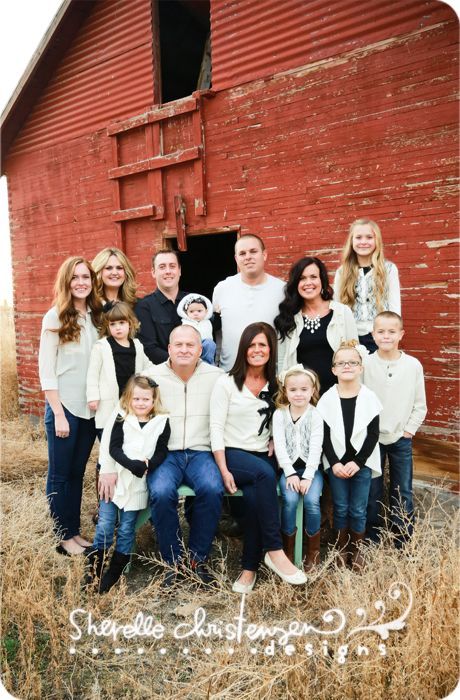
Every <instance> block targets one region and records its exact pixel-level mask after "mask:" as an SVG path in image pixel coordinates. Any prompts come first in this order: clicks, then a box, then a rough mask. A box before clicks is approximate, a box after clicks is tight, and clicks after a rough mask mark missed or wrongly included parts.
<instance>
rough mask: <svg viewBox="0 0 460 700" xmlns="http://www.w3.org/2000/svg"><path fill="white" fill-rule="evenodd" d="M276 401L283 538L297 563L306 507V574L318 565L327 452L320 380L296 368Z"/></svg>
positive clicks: (287, 373) (282, 376) (284, 376)
mask: <svg viewBox="0 0 460 700" xmlns="http://www.w3.org/2000/svg"><path fill="white" fill-rule="evenodd" d="M279 383H280V389H279V392H278V393H277V395H276V397H275V403H276V406H277V410H276V411H275V413H274V415H273V441H274V446H275V454H276V457H277V459H278V463H279V465H280V467H281V469H282V470H283V474H282V475H281V479H280V491H281V499H282V504H283V505H282V510H281V535H282V538H283V547H284V551H285V552H286V555H287V556H288V558H289V559H290V560H291V561H293V560H294V545H295V538H296V532H297V528H296V511H297V504H298V501H299V498H303V501H304V514H305V521H304V522H305V526H304V527H305V532H306V535H307V542H308V554H307V560H306V562H305V571H306V572H308V571H311V569H312V568H313V567H314V566H315V565H316V564H318V562H319V556H320V526H321V511H320V497H321V491H322V488H323V473H322V470H320V469H318V465H319V464H320V461H321V452H322V449H323V420H322V418H321V416H320V415H319V413H318V411H317V410H316V408H315V405H316V403H317V401H318V397H319V382H318V377H317V375H316V374H315V372H313V370H310V369H304V367H303V365H300V364H298V365H294V366H293V367H290V368H289V369H288V370H286V371H285V372H281V374H280V377H279Z"/></svg>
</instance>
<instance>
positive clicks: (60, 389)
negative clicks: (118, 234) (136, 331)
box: [39, 256, 101, 554]
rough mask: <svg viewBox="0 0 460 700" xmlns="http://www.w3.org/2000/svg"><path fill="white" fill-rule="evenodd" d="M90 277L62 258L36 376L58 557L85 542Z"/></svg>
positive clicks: (90, 425)
mask: <svg viewBox="0 0 460 700" xmlns="http://www.w3.org/2000/svg"><path fill="white" fill-rule="evenodd" d="M95 285H96V276H95V274H94V272H93V269H92V267H91V265H90V264H89V262H88V261H87V260H85V259H84V258H82V257H79V256H73V257H70V258H67V260H65V261H64V262H63V263H62V265H61V267H60V268H59V271H58V274H57V277H56V282H55V287H54V291H55V296H54V306H53V308H51V309H50V310H49V311H48V312H47V313H46V314H45V316H44V318H43V322H42V331H41V337H40V350H39V373H40V382H41V386H42V389H43V391H44V392H45V397H46V408H45V427H46V434H47V438H48V460H49V462H48V479H47V484H46V494H47V496H48V500H49V504H50V510H51V515H52V516H53V518H54V522H55V528H56V532H57V533H58V535H59V536H60V539H61V541H60V544H59V545H58V547H57V551H58V552H59V553H60V554H81V553H82V552H83V551H84V548H85V547H87V546H88V545H90V544H91V543H90V542H88V541H87V540H85V539H84V538H83V537H81V535H80V507H81V497H82V486H83V475H84V472H85V467H86V463H87V461H88V458H89V455H90V452H91V448H92V446H93V444H94V440H95V437H96V428H95V425H94V418H93V417H92V413H91V411H90V410H89V408H88V405H87V402H86V374H87V370H88V363H89V357H90V353H91V348H92V346H93V343H94V342H95V341H96V340H97V336H98V333H97V327H98V325H99V322H100V314H101V302H100V300H99V297H98V296H97V294H96V290H95Z"/></svg>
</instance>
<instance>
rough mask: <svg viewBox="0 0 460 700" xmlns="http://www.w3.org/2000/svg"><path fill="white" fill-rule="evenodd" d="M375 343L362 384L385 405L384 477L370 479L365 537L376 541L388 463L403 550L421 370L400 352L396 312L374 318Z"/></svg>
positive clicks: (410, 511) (410, 513)
mask: <svg viewBox="0 0 460 700" xmlns="http://www.w3.org/2000/svg"><path fill="white" fill-rule="evenodd" d="M372 335H373V338H374V340H375V342H376V344H377V348H378V350H377V352H375V353H373V354H372V355H369V356H368V357H367V359H366V361H365V364H364V375H363V381H364V384H365V385H366V386H367V387H369V389H372V391H374V392H375V393H376V394H377V396H378V398H379V399H380V402H381V403H382V405H383V411H382V413H381V414H380V435H379V443H380V454H381V460H382V476H380V477H378V478H376V479H372V483H371V490H370V493H369V504H368V509H367V527H366V529H367V537H368V538H369V539H371V540H373V541H374V542H378V540H379V528H380V527H382V525H383V520H382V519H381V508H382V506H381V504H382V501H383V473H384V465H385V460H386V458H387V457H388V463H389V470H390V516H389V517H390V524H391V526H392V529H393V530H394V531H395V534H396V535H397V539H396V545H397V546H401V545H402V544H403V542H404V540H405V539H406V538H407V537H410V535H411V534H412V522H413V517H414V504H413V493H412V438H413V437H414V435H415V433H416V432H417V430H418V429H419V428H420V426H421V425H422V423H423V421H424V420H425V416H426V412H427V407H426V398H425V380H424V378H423V367H422V365H421V364H420V362H419V361H418V360H417V359H416V358H415V357H411V355H406V353H405V352H403V351H402V350H399V348H398V346H399V342H400V340H401V338H402V337H403V335H404V330H403V323H402V318H401V316H399V314H397V313H395V312H394V311H382V312H381V313H380V314H378V315H377V316H376V317H375V320H374V330H373V333H372Z"/></svg>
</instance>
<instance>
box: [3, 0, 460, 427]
mask: <svg viewBox="0 0 460 700" xmlns="http://www.w3.org/2000/svg"><path fill="white" fill-rule="evenodd" d="M299 4H300V5H301V6H302V8H303V13H304V15H305V14H308V12H310V8H311V13H312V15H311V19H312V21H313V19H315V18H316V21H318V17H319V15H318V9H317V7H318V6H317V4H316V3H299V2H296V0H290V2H286V3H284V5H283V16H280V15H278V18H277V19H278V27H279V29H280V32H281V29H282V26H283V17H284V8H287V7H289V8H291V6H292V9H293V12H294V14H295V9H296V8H297V9H298V6H299ZM101 5H105V3H101ZM247 5H248V4H247V3H242V2H241V3H240V2H237V1H236V0H235V1H234V2H232V3H226V2H224V0H217V1H216V2H213V3H212V31H213V42H214V43H215V44H216V49H214V43H213V70H214V76H215V77H214V81H215V86H216V87H217V88H219V86H223V89H221V90H219V89H218V90H217V92H216V94H215V95H214V96H209V97H206V98H204V99H202V102H201V117H202V120H203V127H204V138H205V165H206V183H207V185H206V206H207V210H206V215H205V216H203V215H199V214H195V213H194V211H195V210H194V197H195V189H194V188H195V184H194V183H195V179H194V164H193V162H186V163H181V164H180V165H175V166H171V167H167V168H164V170H163V171H162V183H163V193H164V205H165V212H164V218H163V219H158V220H155V219H154V218H152V217H145V218H139V219H132V220H129V221H125V222H123V223H121V224H118V225H117V226H116V225H115V224H114V223H113V221H112V212H113V211H114V210H116V209H117V208H119V206H121V207H122V208H126V209H129V208H131V207H139V206H142V205H144V204H146V203H148V202H150V203H152V204H154V205H156V204H157V202H152V201H151V199H149V196H150V192H151V190H150V189H149V184H148V183H149V180H148V174H147V173H139V174H136V175H134V176H130V177H129V178H126V179H124V180H123V187H121V194H122V200H123V201H121V202H120V203H118V205H117V203H116V202H115V197H114V192H115V189H114V184H113V182H110V181H109V179H108V171H109V170H110V168H113V167H114V162H113V150H112V143H111V142H112V141H113V140H114V138H116V139H117V142H118V144H119V147H118V163H117V165H123V164H124V163H130V162H133V161H134V162H135V161H139V160H142V159H144V158H145V157H146V146H145V143H146V141H145V128H146V127H145V126H142V125H141V126H138V127H137V128H136V129H129V130H127V131H125V132H123V134H121V135H117V136H110V137H109V136H108V135H107V132H106V129H105V128H97V129H96V130H92V131H88V132H87V133H84V134H81V135H77V133H76V132H75V137H74V138H72V139H67V137H66V138H63V140H62V141H61V140H60V139H58V140H57V141H55V142H54V143H53V144H51V145H49V146H47V147H44V146H41V147H40V148H37V147H36V146H35V145H33V144H34V138H35V134H36V133H37V132H36V130H34V129H32V128H31V127H30V123H28V124H27V125H26V127H25V128H24V129H23V131H22V132H21V134H20V137H19V139H18V140H17V142H16V144H15V151H14V152H12V154H11V156H10V158H9V160H8V168H7V174H8V180H9V193H10V195H9V196H10V215H11V222H12V239H13V254H14V278H15V304H16V314H17V334H18V361H19V374H20V380H21V402H22V406H23V408H24V409H25V410H30V411H36V410H37V408H38V405H39V403H38V402H39V401H40V399H41V396H40V394H39V393H38V383H37V376H36V361H37V347H38V334H39V327H40V320H41V315H42V313H43V312H44V311H45V310H46V309H47V308H48V307H49V305H50V297H51V286H52V280H53V277H54V274H55V271H56V269H57V267H58V265H59V264H60V262H61V261H62V259H63V257H65V256H66V255H68V254H71V253H79V252H81V251H84V252H85V253H86V255H87V256H88V257H90V258H91V256H92V255H93V254H94V253H95V252H96V251H97V250H99V249H100V248H102V247H103V246H105V245H108V244H114V243H115V244H116V243H120V242H122V244H123V245H124V246H125V249H126V252H127V254H128V255H129V256H130V258H131V259H132V261H133V263H134V265H135V267H136V268H137V269H138V271H139V280H140V282H141V285H142V291H143V292H147V291H149V290H150V288H151V277H150V272H149V260H150V255H151V252H152V249H153V248H154V247H155V246H158V245H160V244H161V243H162V241H163V237H164V236H165V235H174V231H175V220H174V209H173V197H174V194H178V193H179V194H182V196H183V198H184V200H185V202H186V205H187V215H186V220H187V226H188V231H189V232H190V233H197V232H202V231H206V230H209V229H212V228H221V227H224V226H227V227H236V226H240V227H241V231H242V232H251V231H252V232H256V233H258V234H260V235H261V236H262V237H263V238H264V240H265V242H266V244H267V248H268V251H269V269H270V271H271V272H272V273H274V274H278V275H279V276H282V277H285V276H286V273H287V270H288V268H289V266H290V264H291V263H292V262H293V261H295V260H296V259H297V258H298V257H300V256H301V255H304V254H305V253H317V254H319V255H320V256H321V257H323V259H324V260H325V261H326V262H327V263H328V264H329V266H330V269H331V271H333V270H334V269H335V268H336V266H337V264H338V261H339V255H340V250H341V247H342V244H343V241H344V239H345V236H346V232H347V228H348V225H349V223H350V222H351V221H352V220H353V219H354V218H356V217H358V216H362V215H367V216H370V217H372V218H375V219H376V220H377V221H378V222H379V223H380V225H381V228H382V232H383V236H384V241H385V248H386V256H387V257H388V258H389V259H390V260H393V261H394V262H395V263H396V264H397V265H398V267H399V271H400V278H401V284H402V298H403V315H404V320H405V326H406V337H405V341H404V348H405V349H406V350H407V351H408V352H410V353H412V354H414V355H416V356H417V357H418V358H419V359H420V360H421V361H422V363H423V364H424V367H425V372H426V376H427V389H428V400H429V416H428V420H427V423H426V426H425V432H428V433H435V434H436V435H438V436H440V437H446V436H447V437H453V436H455V431H456V414H455V411H456V406H457V398H458V389H457V386H458V385H457V384H456V364H455V361H453V360H455V358H456V355H455V352H456V348H455V339H456V336H457V333H456V329H457V322H458V316H457V292H458V286H457V283H458V282H457V280H458V275H457V268H458V265H457V263H458V248H457V237H458V233H457V232H458V221H457V184H458V171H457V148H458V146H457V124H458V114H457V107H456V91H457V85H458V82H457V81H458V76H457V59H458V53H457V50H458V36H457V21H456V18H455V16H454V14H453V12H452V11H451V10H449V8H448V7H447V6H445V5H442V4H440V3H433V2H430V3H405V4H404V10H405V11H406V10H407V12H406V15H408V16H409V17H408V18H407V17H406V19H404V20H403V19H402V18H400V20H401V22H400V23H398V22H396V23H393V21H392V12H396V8H397V7H399V5H400V3H396V5H395V3H391V2H390V3H388V2H387V3H384V2H378V3H375V8H374V4H371V5H367V13H366V20H367V21H368V24H369V27H374V29H375V34H374V35H372V36H371V37H370V36H369V31H370V29H369V30H368V31H367V32H360V33H358V34H357V35H356V37H355V39H353V36H352V35H347V34H346V32H345V31H344V32H343V36H342V39H340V36H339V35H338V34H337V32H329V36H333V37H334V47H333V51H331V54H330V56H329V58H327V56H328V44H327V40H326V39H327V32H326V33H325V32H323V33H322V36H323V40H322V42H323V43H321V42H320V41H319V40H317V39H315V41H314V42H313V43H312V45H311V48H309V49H308V56H311V62H308V56H306V57H307V60H303V61H302V63H301V53H298V54H296V53H295V52H294V54H293V55H292V56H293V57H292V56H291V57H289V56H281V57H280V58H279V62H278V63H277V61H278V58H277V57H276V56H275V57H274V58H273V64H274V65H275V68H276V70H277V71H278V72H277V73H276V74H275V75H272V73H274V72H275V69H273V70H271V72H270V62H269V56H268V55H265V56H263V57H262V58H261V59H260V60H259V61H258V62H257V63H255V64H254V65H251V63H250V60H249V58H250V57H249V58H248V61H249V63H248V75H249V76H250V77H249V79H248V80H246V79H245V77H244V75H243V73H242V72H241V70H242V69H241V67H240V68H238V66H236V67H235V66H233V67H232V64H231V62H230V61H229V60H227V58H222V56H221V59H219V54H218V49H219V46H223V45H224V43H225V42H224V41H223V38H222V37H224V36H225V31H228V32H229V33H228V34H227V43H228V45H230V44H231V42H232V41H235V46H236V47H238V46H239V42H240V39H241V37H242V36H244V32H243V31H242V29H241V27H242V28H243V29H244V26H243V25H241V23H239V18H240V17H241V16H242V15H243V10H246V8H247ZM415 5H417V7H418V8H419V10H418V12H419V14H418V15H417V14H416V8H415ZM259 6H260V7H261V11H262V9H263V10H265V9H267V10H269V9H270V7H272V6H273V3H271V2H269V0H263V2H262V0H261V2H260V3H259ZM347 6H348V3H347V2H345V0H344V1H343V2H337V3H335V4H334V5H333V7H335V8H342V9H346V8H347ZM305 8H306V9H305ZM315 8H316V9H315ZM385 8H386V21H385V22H383V20H382V13H383V10H384V9H385ZM230 9H232V12H233V15H232V16H233V18H234V22H233V23H232V24H231V31H230V28H227V30H225V29H224V28H223V26H222V25H221V26H220V27H219V26H218V20H219V21H220V20H222V22H223V19H224V16H225V12H227V10H228V12H229V11H230ZM272 9H273V8H272ZM228 12H227V15H228ZM374 12H375V13H376V22H375V23H373V22H372V16H373V13H374ZM338 14H339V13H338V10H337V14H333V15H331V14H329V15H325V20H324V22H325V25H326V23H327V22H332V23H334V22H335V27H336V29H337V26H338V25H339V22H340V21H343V22H345V15H346V13H345V15H344V13H341V14H340V17H339V16H338ZM228 16H229V15H228ZM340 18H342V19H340ZM379 18H380V19H379ZM91 20H92V16H91V17H90V19H89V21H91ZM377 20H378V21H377ZM406 21H407V22H408V23H409V24H406V23H405V22H406ZM305 26H308V23H305ZM366 26H367V25H366ZM261 27H262V29H261V31H262V30H263V31H265V29H264V25H262V24H261ZM257 31H258V30H257V27H256V25H254V24H253V36H252V39H251V43H252V45H254V41H255V39H256V38H257V37H258V36H259V35H258V34H257ZM302 31H303V30H302ZM214 32H215V33H216V34H214ZM219 32H220V34H219ZM299 33H300V32H299ZM261 36H262V34H261ZM347 37H348V38H347ZM370 39H372V40H370ZM80 40H81V41H82V42H84V37H81V39H80ZM219 42H220V44H219ZM260 43H261V44H262V43H263V42H262V41H261V42H260ZM280 43H281V42H280ZM232 46H233V44H232ZM234 53H235V55H236V54H237V53H238V51H237V50H236V49H235V52H234ZM229 55H230V54H229ZM260 55H261V54H260ZM68 60H69V61H70V62H71V61H72V60H73V57H72V52H70V55H69V58H68ZM219 61H220V62H219ZM225 61H227V63H225ZM290 61H291V62H290ZM292 61H295V63H294V64H293V63H292ZM300 63H301V67H300V68H299V67H298V66H299V64H300ZM296 66H297V67H296ZM237 68H238V70H237ZM281 68H282V69H283V70H282V71H281V70H280V69H281ZM253 69H254V70H255V71H256V72H255V73H252V72H251V71H252V70H253ZM284 69H286V70H284ZM101 70H102V68H101ZM232 71H233V72H232ZM238 71H240V72H238ZM257 71H259V72H257ZM283 71H284V72H283ZM246 77H247V76H246ZM252 78H256V79H252ZM226 80H227V81H228V83H227V84H234V87H225V84H226V83H225V81H226ZM232 80H233V81H236V82H235V83H232ZM219 81H221V82H220V83H219ZM240 83H241V84H240ZM63 94H66V93H63ZM44 97H45V95H44ZM136 99H137V98H136ZM136 99H134V98H133V101H132V102H133V105H135V104H136ZM141 99H145V103H146V104H148V99H149V98H148V95H147V93H146V94H145V95H144V96H143V97H142V98H141ZM37 109H38V105H37ZM110 109H112V114H111V115H109V116H110V119H109V118H108V116H107V115H105V116H107V122H106V123H105V126H107V125H108V124H110V123H112V124H113V122H116V121H117V120H118V119H121V118H122V117H124V116H133V115H135V114H139V113H140V112H142V111H143V108H136V107H135V106H133V109H132V110H130V111H129V112H127V111H126V110H125V111H123V112H121V113H119V112H117V107H116V105H112V106H111V108H110ZM110 109H108V112H110ZM82 118H83V112H82ZM104 118H105V117H104ZM162 123H163V127H162V129H163V135H164V148H165V149H166V150H164V153H166V152H168V149H169V152H171V153H173V152H176V151H180V150H181V149H187V148H190V147H191V146H192V145H193V143H194V138H193V136H194V134H193V132H192V127H191V123H190V119H189V118H188V117H187V116H184V115H182V116H180V117H173V118H170V119H168V120H164V122H162ZM37 128H38V127H37ZM63 128H64V127H63ZM88 128H89V127H88ZM28 129H30V131H29V137H28V139H26V138H25V136H24V134H26V133H27V130H28ZM61 133H62V132H61ZM195 135H196V134H195ZM29 144H32V145H31V147H30V149H29ZM121 234H122V235H121Z"/></svg>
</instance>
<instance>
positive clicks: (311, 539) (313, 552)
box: [304, 530, 321, 573]
mask: <svg viewBox="0 0 460 700" xmlns="http://www.w3.org/2000/svg"><path fill="white" fill-rule="evenodd" d="M305 537H306V540H307V558H306V560H305V566H304V571H305V572H306V573H308V572H309V571H311V570H312V569H314V568H315V566H317V565H318V564H319V545H320V539H321V530H318V532H317V533H316V534H315V535H311V536H310V535H308V534H307V533H305Z"/></svg>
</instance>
